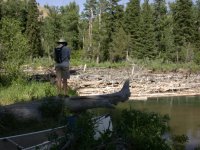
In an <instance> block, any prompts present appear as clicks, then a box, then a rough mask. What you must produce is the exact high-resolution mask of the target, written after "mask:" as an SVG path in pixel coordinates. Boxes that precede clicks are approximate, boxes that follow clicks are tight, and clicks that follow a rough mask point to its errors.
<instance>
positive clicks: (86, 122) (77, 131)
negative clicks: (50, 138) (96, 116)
mask: <svg viewBox="0 0 200 150" xmlns="http://www.w3.org/2000/svg"><path fill="white" fill-rule="evenodd" d="M92 117H93V115H92V114H91V113H87V112H85V113H81V114H80V115H78V116H77V118H76V119H75V122H73V124H70V122H69V124H68V126H67V134H68V135H73V137H74V138H75V141H76V142H74V143H72V145H71V148H70V149H71V150H82V149H87V150H90V149H91V150H92V149H93V148H94V146H95V140H94V135H95V132H94V122H93V121H92Z"/></svg>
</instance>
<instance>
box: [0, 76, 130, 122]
mask: <svg viewBox="0 0 200 150" xmlns="http://www.w3.org/2000/svg"><path fill="white" fill-rule="evenodd" d="M129 97H130V90H129V80H126V81H125V83H124V85H123V87H122V89H121V90H120V91H118V92H116V93H111V94H105V95H94V96H72V97H63V96H51V97H45V98H43V99H42V100H38V101H31V102H24V103H16V104H12V105H7V106H2V107H0V119H1V116H2V115H4V114H8V113H9V114H12V115H14V116H15V117H17V118H24V119H30V118H36V119H41V118H42V113H41V110H40V108H41V106H42V104H43V103H44V101H47V100H49V101H53V102H54V103H55V105H56V104H57V103H60V102H62V104H64V107H66V108H67V109H69V110H70V111H71V112H81V111H85V110H87V109H92V108H99V107H108V108H114V106H115V105H117V104H118V103H119V102H124V101H126V100H128V99H129ZM55 105H52V107H54V106H55Z"/></svg>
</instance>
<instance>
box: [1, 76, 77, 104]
mask: <svg viewBox="0 0 200 150" xmlns="http://www.w3.org/2000/svg"><path fill="white" fill-rule="evenodd" d="M55 95H57V90H56V85H54V84H51V83H50V82H36V81H25V80H22V79H18V80H16V81H13V82H12V83H11V84H10V85H9V86H0V105H8V104H13V103H17V102H24V101H31V100H37V99H40V98H43V97H48V96H55ZM69 95H77V93H76V91H74V90H72V89H71V88H70V89H69Z"/></svg>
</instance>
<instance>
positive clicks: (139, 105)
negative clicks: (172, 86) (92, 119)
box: [119, 96, 200, 149]
mask: <svg viewBox="0 0 200 150" xmlns="http://www.w3.org/2000/svg"><path fill="white" fill-rule="evenodd" d="M130 106H131V107H132V108H135V109H139V110H143V111H154V112H157V113H160V114H168V115H169V116H170V126H171V133H173V134H179V135H181V134H185V135H187V136H188V137H189V143H188V144H187V147H186V148H187V149H193V148H194V146H197V145H200V97H197V96H193V97H170V98H151V99H149V100H147V101H130V102H128V103H126V104H121V105H120V106H119V108H127V107H130Z"/></svg>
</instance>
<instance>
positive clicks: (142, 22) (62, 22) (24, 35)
mask: <svg viewBox="0 0 200 150" xmlns="http://www.w3.org/2000/svg"><path fill="white" fill-rule="evenodd" d="M119 2H120V0H86V2H85V4H84V9H83V11H82V12H80V11H79V6H78V4H76V3H75V2H71V3H69V4H68V5H66V6H60V7H56V6H48V5H45V6H39V4H38V3H37V2H36V0H15V1H13V0H7V1H4V0H1V3H0V7H1V9H0V26H1V28H0V57H1V58H0V65H1V68H2V69H8V70H15V69H16V68H18V67H19V66H20V65H21V64H23V63H24V61H25V60H27V59H28V60H30V61H32V60H34V59H35V58H44V57H45V58H49V59H50V58H52V52H53V49H54V47H55V46H56V41H57V40H59V39H60V38H61V37H63V38H65V39H66V40H67V41H68V44H69V47H70V48H71V49H72V51H73V54H74V55H73V58H74V59H77V60H78V59H80V60H87V61H88V62H95V63H100V62H122V61H125V60H126V61H127V60H128V61H132V60H141V61H143V60H152V61H154V60H160V62H161V63H191V62H192V63H195V64H197V65H198V64H199V63H200V46H199V45H200V31H199V27H200V1H199V0H197V1H195V2H194V1H192V0H176V1H174V2H168V3H167V2H166V1H165V0H154V1H153V2H151V3H150V2H149V1H148V0H144V2H143V3H141V1H140V0H130V1H129V2H128V3H127V4H126V5H125V6H124V5H120V4H119Z"/></svg>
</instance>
